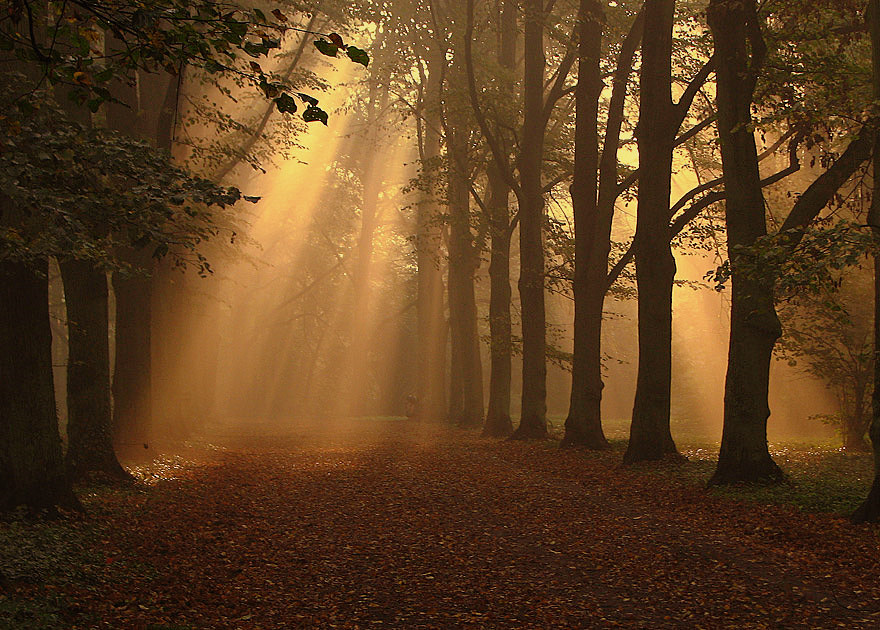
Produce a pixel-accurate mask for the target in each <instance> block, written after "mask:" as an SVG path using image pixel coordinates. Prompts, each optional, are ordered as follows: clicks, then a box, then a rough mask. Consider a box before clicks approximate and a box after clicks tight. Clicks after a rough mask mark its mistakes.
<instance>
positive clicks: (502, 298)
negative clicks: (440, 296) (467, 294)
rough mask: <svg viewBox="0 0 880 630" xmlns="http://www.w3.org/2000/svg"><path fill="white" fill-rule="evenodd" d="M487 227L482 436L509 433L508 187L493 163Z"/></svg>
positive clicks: (509, 295) (490, 172)
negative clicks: (485, 398) (485, 392)
mask: <svg viewBox="0 0 880 630" xmlns="http://www.w3.org/2000/svg"><path fill="white" fill-rule="evenodd" d="M487 175H488V180H489V184H488V186H489V194H488V195H487V204H486V205H487V206H488V208H489V213H490V217H489V220H490V221H491V226H490V236H491V244H490V251H491V253H490V256H491V258H490V261H489V285H490V286H489V337H490V342H489V354H490V360H491V372H490V374H489V407H488V409H487V411H486V424H485V425H484V426H483V435H485V436H487V437H506V436H508V435H510V434H511V433H513V422H512V420H511V419H510V383H511V373H512V358H511V349H512V339H511V322H510V297H511V290H510V234H511V232H510V208H509V207H508V204H509V202H510V187H509V186H508V185H507V183H506V181H505V180H504V177H503V176H502V175H501V173H500V172H499V169H498V167H497V165H495V164H491V163H490V164H489V165H488V167H487Z"/></svg>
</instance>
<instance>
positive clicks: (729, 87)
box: [709, 0, 876, 485]
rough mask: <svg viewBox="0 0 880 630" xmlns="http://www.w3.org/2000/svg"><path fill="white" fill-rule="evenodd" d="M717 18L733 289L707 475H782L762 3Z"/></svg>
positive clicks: (846, 164)
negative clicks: (761, 87)
mask: <svg viewBox="0 0 880 630" xmlns="http://www.w3.org/2000/svg"><path fill="white" fill-rule="evenodd" d="M709 18H710V22H709V23H710V27H711V28H712V32H713V37H714V39H715V45H716V50H717V56H718V58H719V66H718V93H717V100H718V124H719V137H720V139H721V146H722V162H723V167H724V183H725V194H726V195H728V208H727V212H726V221H727V231H728V255H729V259H730V271H731V281H732V290H733V294H732V299H731V339H730V350H729V356H728V368H727V381H726V383H725V400H724V428H723V433H722V441H721V452H720V454H719V458H718V466H717V468H716V470H715V473H714V474H713V476H712V478H711V479H710V480H709V483H710V484H713V485H714V484H726V483H737V482H743V481H745V482H750V481H764V482H768V481H769V482H775V481H779V480H781V479H782V472H781V471H780V470H779V468H778V466H777V465H776V464H775V462H773V460H772V458H771V456H770V453H769V450H768V447H767V419H768V417H769V414H770V410H769V406H768V404H767V391H768V384H769V364H770V360H771V356H772V352H773V346H774V344H775V343H776V340H777V338H778V337H779V335H780V332H781V329H780V324H779V319H778V317H777V315H776V309H775V304H774V291H775V286H776V283H777V281H778V277H777V274H778V273H779V271H778V269H774V268H773V267H772V266H769V265H766V264H761V263H756V257H755V254H756V248H760V247H761V243H762V241H763V237H764V235H765V234H766V233H767V228H766V219H765V211H764V202H763V195H762V194H761V191H760V181H761V180H760V178H759V177H758V167H757V161H758V156H757V151H756V149H755V141H754V135H753V134H754V131H753V125H752V124H751V120H752V118H751V101H752V95H753V93H754V89H755V84H756V82H757V79H758V74H759V71H760V69H761V64H762V61H763V57H764V54H765V51H766V48H765V46H764V43H763V34H762V29H761V22H760V18H759V15H758V14H757V10H756V5H755V3H754V2H747V3H742V2H732V1H730V0H716V1H714V2H713V3H712V4H711V5H710V11H709ZM875 124H876V118H875V117H874V116H871V117H869V119H868V120H867V121H866V122H865V123H863V124H862V126H861V127H860V128H859V129H858V130H857V132H856V133H855V135H854V137H853V138H852V140H851V141H850V142H849V144H848V145H847V146H846V148H845V149H844V150H843V151H842V153H841V154H840V155H839V157H838V158H837V159H836V160H833V161H831V162H830V165H829V166H828V168H827V169H826V170H824V171H823V172H822V173H821V174H820V175H819V176H818V177H816V178H815V179H814V180H813V181H812V182H811V183H810V185H809V186H808V187H807V189H806V190H805V191H804V192H803V194H801V195H800V196H799V197H798V198H797V201H796V202H795V203H794V205H793V206H792V208H791V210H790V211H789V213H788V215H787V216H786V217H785V219H784V221H783V222H782V225H781V227H780V229H779V232H778V235H777V236H776V238H777V245H778V247H779V249H780V251H782V252H788V253H789V254H791V253H792V252H794V250H795V248H796V247H797V245H798V244H799V243H800V242H801V241H802V239H803V238H804V235H805V231H806V228H807V227H808V226H809V225H810V223H811V222H812V221H813V220H814V219H816V217H817V216H819V213H820V212H821V211H822V210H823V209H824V208H825V206H826V205H827V204H828V203H829V202H830V201H831V200H832V199H833V197H834V195H835V194H837V191H838V190H839V189H840V187H841V186H842V185H843V184H844V183H846V182H847V181H848V180H849V178H850V177H851V176H852V175H853V173H855V172H856V170H857V169H858V168H859V167H860V165H861V164H863V163H864V162H865V161H866V160H867V159H868V158H869V157H870V155H871V151H872V148H873V143H874V135H875V132H874V126H875Z"/></svg>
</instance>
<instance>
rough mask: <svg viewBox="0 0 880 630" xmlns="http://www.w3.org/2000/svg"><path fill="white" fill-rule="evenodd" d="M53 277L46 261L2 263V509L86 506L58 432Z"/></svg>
mask: <svg viewBox="0 0 880 630" xmlns="http://www.w3.org/2000/svg"><path fill="white" fill-rule="evenodd" d="M4 218H5V217H4ZM48 273H49V265H48V262H47V261H42V262H39V263H36V265H26V264H24V263H20V262H14V261H10V260H6V261H3V262H0V511H6V510H10V509H12V508H14V507H16V506H18V505H26V506H29V507H32V508H35V509H50V510H52V509H54V508H55V507H56V506H60V507H64V508H69V509H82V508H81V506H80V504H79V501H78V500H77V498H76V496H74V494H73V491H72V490H71V487H70V480H69V478H68V477H67V474H66V472H65V468H64V459H63V455H62V451H61V437H60V435H59V433H58V417H57V416H56V412H55V390H54V387H53V384H52V333H51V329H50V327H49V297H48V296H49V284H48V283H49V281H48Z"/></svg>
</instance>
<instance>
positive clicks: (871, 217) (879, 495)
mask: <svg viewBox="0 0 880 630" xmlns="http://www.w3.org/2000/svg"><path fill="white" fill-rule="evenodd" d="M866 17H867V19H868V26H869V28H870V31H871V67H872V72H873V74H872V82H873V88H874V90H873V91H874V99H877V98H880V0H869V1H868V7H867V16H866ZM873 147H874V165H873V166H874V182H873V190H872V193H873V194H872V195H871V208H870V210H869V211H868V225H870V226H871V233H872V235H873V237H874V238H873V240H874V392H873V394H872V396H871V416H872V417H871V427H870V429H868V435H869V436H870V438H871V448H872V450H873V452H874V481H873V482H872V484H871V490H870V491H869V492H868V496H867V497H866V498H865V500H864V502H862V504H861V505H860V506H859V507H858V509H856V511H855V512H854V513H853V515H852V520H853V522H855V523H864V522H869V523H876V522H878V521H880V177H878V175H877V174H878V172H880V134H878V132H877V131H876V130H875V131H874V142H873Z"/></svg>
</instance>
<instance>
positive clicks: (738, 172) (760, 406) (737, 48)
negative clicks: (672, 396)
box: [708, 0, 783, 485]
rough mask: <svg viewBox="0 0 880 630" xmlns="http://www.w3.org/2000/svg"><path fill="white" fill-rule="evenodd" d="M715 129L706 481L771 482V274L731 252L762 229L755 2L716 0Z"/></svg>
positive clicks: (712, 19) (712, 13)
mask: <svg viewBox="0 0 880 630" xmlns="http://www.w3.org/2000/svg"><path fill="white" fill-rule="evenodd" d="M708 15H709V25H710V27H711V29H712V34H713V37H714V40H715V51H716V57H717V58H718V67H717V86H718V87H717V96H716V101H717V107H718V133H719V137H720V141H721V160H722V165H723V168H724V190H725V193H726V203H725V221H726V226H727V248H728V256H729V257H730V260H731V269H732V277H731V299H730V346H729V354H728V363H727V380H726V382H725V387H724V429H723V432H722V436H721V452H720V454H719V457H718V467H717V468H716V470H715V474H714V475H713V476H712V478H711V480H710V481H709V483H710V485H716V484H727V483H737V482H755V481H761V482H775V481H780V480H782V478H783V475H782V471H781V470H779V467H778V466H777V465H776V463H775V462H774V461H773V459H772V458H771V457H770V453H769V451H768V448H767V418H768V417H769V415H770V408H769V406H768V402H767V390H768V383H769V378H770V360H771V356H772V353H773V346H774V344H775V343H776V340H777V339H778V338H779V335H780V334H781V326H780V323H779V318H778V317H777V316H776V309H775V306H774V297H773V279H772V278H756V277H755V275H754V274H749V273H747V272H743V271H742V270H741V264H742V263H740V264H737V256H736V254H735V250H736V248H737V247H748V246H750V245H753V244H754V243H755V241H756V240H757V239H759V238H761V237H762V236H765V235H766V234H767V227H766V219H765V210H764V196H763V193H762V191H761V177H760V174H759V172H758V154H757V148H756V146H755V136H754V131H753V129H752V125H751V105H752V94H753V92H754V88H755V82H756V79H757V73H758V70H759V68H760V64H761V61H762V59H763V55H764V43H763V40H762V39H761V38H760V30H759V25H758V24H757V22H756V21H755V20H756V19H757V18H756V16H755V7H754V3H753V2H752V3H751V4H750V3H748V2H746V3H742V2H737V3H732V2H729V1H727V0H713V1H712V2H711V3H710V7H709V14H708Z"/></svg>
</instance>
